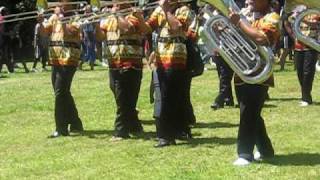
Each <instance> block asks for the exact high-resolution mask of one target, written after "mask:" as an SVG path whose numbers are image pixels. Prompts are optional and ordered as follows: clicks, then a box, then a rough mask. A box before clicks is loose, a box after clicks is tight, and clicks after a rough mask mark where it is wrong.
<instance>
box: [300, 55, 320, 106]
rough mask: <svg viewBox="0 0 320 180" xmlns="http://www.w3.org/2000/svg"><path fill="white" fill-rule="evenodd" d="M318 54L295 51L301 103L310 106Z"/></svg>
mask: <svg viewBox="0 0 320 180" xmlns="http://www.w3.org/2000/svg"><path fill="white" fill-rule="evenodd" d="M317 58H318V53H317V51H315V50H307V51H295V52H294V59H295V62H296V66H297V74H298V79H299V83H300V87H301V94H302V101H306V102H308V103H309V104H312V96H311V91H312V84H313V79H314V74H315V72H316V63H317Z"/></svg>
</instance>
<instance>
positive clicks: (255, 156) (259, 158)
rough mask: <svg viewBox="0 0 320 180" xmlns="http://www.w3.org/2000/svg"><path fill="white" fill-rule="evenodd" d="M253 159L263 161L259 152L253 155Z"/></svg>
mask: <svg viewBox="0 0 320 180" xmlns="http://www.w3.org/2000/svg"><path fill="white" fill-rule="evenodd" d="M253 158H254V160H255V161H261V160H262V156H261V153H260V152H259V151H257V152H255V153H254V155H253Z"/></svg>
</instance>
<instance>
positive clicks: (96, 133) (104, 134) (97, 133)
mask: <svg viewBox="0 0 320 180" xmlns="http://www.w3.org/2000/svg"><path fill="white" fill-rule="evenodd" d="M113 134H114V130H85V131H84V132H83V133H82V134H79V135H71V136H72V137H77V136H86V137H88V138H102V139H103V138H110V137H111V136H112V135H113ZM155 137H156V132H142V133H133V134H131V138H130V139H144V140H150V139H154V138H155Z"/></svg>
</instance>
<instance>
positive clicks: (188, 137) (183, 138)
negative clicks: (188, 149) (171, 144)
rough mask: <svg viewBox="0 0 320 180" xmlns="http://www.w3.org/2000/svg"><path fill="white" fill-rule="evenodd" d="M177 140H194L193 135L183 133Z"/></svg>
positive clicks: (177, 136)
mask: <svg viewBox="0 0 320 180" xmlns="http://www.w3.org/2000/svg"><path fill="white" fill-rule="evenodd" d="M176 139H179V140H184V141H187V140H190V139H192V134H191V132H181V133H179V134H177V135H176Z"/></svg>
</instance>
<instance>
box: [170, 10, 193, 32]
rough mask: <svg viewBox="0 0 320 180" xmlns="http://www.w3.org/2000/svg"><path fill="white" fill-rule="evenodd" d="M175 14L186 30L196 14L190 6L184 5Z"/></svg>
mask: <svg viewBox="0 0 320 180" xmlns="http://www.w3.org/2000/svg"><path fill="white" fill-rule="evenodd" d="M175 16H176V18H177V19H178V20H179V21H180V23H181V24H182V27H183V28H184V30H187V28H188V27H189V26H190V25H191V23H192V21H193V18H194V16H195V14H194V13H192V11H191V10H190V8H189V7H188V6H182V7H181V8H179V9H178V10H177V11H176V13H175Z"/></svg>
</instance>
